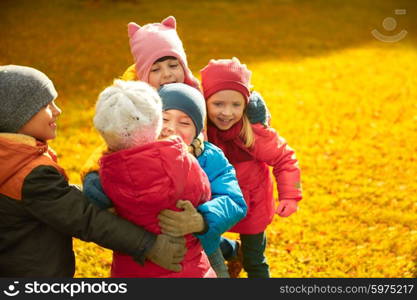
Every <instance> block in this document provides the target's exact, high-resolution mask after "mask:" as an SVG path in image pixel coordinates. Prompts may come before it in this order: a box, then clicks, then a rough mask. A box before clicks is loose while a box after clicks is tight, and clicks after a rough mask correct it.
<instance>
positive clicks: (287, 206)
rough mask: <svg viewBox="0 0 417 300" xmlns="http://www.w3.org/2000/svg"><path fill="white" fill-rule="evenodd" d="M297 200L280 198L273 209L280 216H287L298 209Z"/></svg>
mask: <svg viewBox="0 0 417 300" xmlns="http://www.w3.org/2000/svg"><path fill="white" fill-rule="evenodd" d="M297 202H298V201H297V200H281V201H280V202H279V205H278V208H277V210H276V211H275V213H276V214H277V215H279V216H280V217H289V216H290V215H292V214H293V213H295V212H296V211H297V210H298V204H297Z"/></svg>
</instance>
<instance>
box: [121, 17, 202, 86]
mask: <svg viewBox="0 0 417 300" xmlns="http://www.w3.org/2000/svg"><path fill="white" fill-rule="evenodd" d="M127 29H128V35H129V44H130V51H131V53H132V55H133V58H134V60H135V67H136V75H137V77H138V79H139V80H141V81H145V82H149V72H150V70H151V67H152V64H153V63H154V62H155V61H156V60H158V59H160V58H161V57H164V56H173V57H176V58H177V59H178V61H179V62H180V63H181V65H182V67H183V69H184V75H185V76H184V83H185V84H188V85H190V86H192V87H195V88H197V89H199V87H198V81H197V79H196V78H195V77H194V76H193V74H192V73H191V71H190V69H189V68H188V64H187V56H186V55H185V51H184V48H183V45H182V42H181V40H180V38H179V36H178V34H177V31H176V20H175V18H174V17H172V16H170V17H168V18H166V19H165V20H163V21H162V22H161V23H151V24H147V25H145V26H143V27H141V26H139V25H138V24H136V23H133V22H130V23H129V24H128V25H127Z"/></svg>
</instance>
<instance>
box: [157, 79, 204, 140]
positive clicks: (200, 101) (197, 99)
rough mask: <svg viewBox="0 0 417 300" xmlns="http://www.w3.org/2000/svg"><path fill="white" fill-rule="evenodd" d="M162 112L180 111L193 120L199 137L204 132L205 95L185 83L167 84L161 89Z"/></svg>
mask: <svg viewBox="0 0 417 300" xmlns="http://www.w3.org/2000/svg"><path fill="white" fill-rule="evenodd" d="M158 92H159V96H161V99H162V110H164V111H165V110H170V109H178V110H180V111H182V112H184V113H185V114H187V115H188V116H189V117H190V118H191V120H193V122H194V125H195V128H196V131H197V135H196V137H197V136H198V135H199V134H200V132H201V131H202V130H203V127H204V120H205V118H206V102H205V100H204V97H203V94H201V93H200V92H199V91H198V90H197V89H195V88H193V87H191V86H189V85H187V84H184V83H170V84H165V85H163V86H162V87H161V88H160V89H159V91H158Z"/></svg>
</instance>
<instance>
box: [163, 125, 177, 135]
mask: <svg viewBox="0 0 417 300" xmlns="http://www.w3.org/2000/svg"><path fill="white" fill-rule="evenodd" d="M174 132H175V131H174V129H173V128H172V127H171V126H169V125H164V128H163V129H162V134H163V135H164V136H165V137H166V136H170V135H173V134H174Z"/></svg>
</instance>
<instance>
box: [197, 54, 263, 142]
mask: <svg viewBox="0 0 417 300" xmlns="http://www.w3.org/2000/svg"><path fill="white" fill-rule="evenodd" d="M200 74H201V84H202V86H203V93H204V98H205V99H206V101H207V100H208V99H209V98H210V97H211V96H212V95H213V94H215V93H217V92H219V91H222V90H234V91H237V92H239V93H241V94H242V95H243V97H244V99H245V106H246V107H247V104H248V102H249V96H250V89H251V84H250V78H251V75H252V72H251V71H250V70H249V69H248V68H247V67H246V65H245V64H242V63H240V61H239V59H237V58H236V57H233V58H232V59H218V60H215V59H212V60H210V62H209V63H208V65H207V66H205V67H204V68H203V69H201V71H200ZM246 107H245V111H244V113H243V116H242V121H243V126H242V129H241V131H240V134H239V135H240V137H241V138H242V140H243V143H244V145H245V147H247V148H251V147H252V146H253V143H254V142H255V135H254V134H253V130H252V126H251V123H250V122H249V119H248V117H247V115H246Z"/></svg>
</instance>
